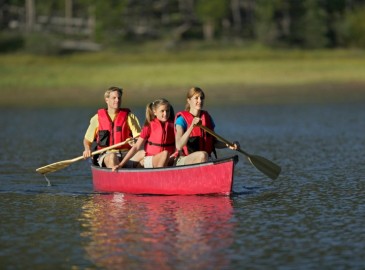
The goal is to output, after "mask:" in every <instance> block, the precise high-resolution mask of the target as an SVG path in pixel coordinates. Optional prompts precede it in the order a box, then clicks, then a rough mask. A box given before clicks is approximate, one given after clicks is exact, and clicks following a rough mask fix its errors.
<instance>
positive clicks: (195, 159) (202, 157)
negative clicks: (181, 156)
mask: <svg viewBox="0 0 365 270" xmlns="http://www.w3.org/2000/svg"><path fill="white" fill-rule="evenodd" d="M206 161H208V153H207V152H205V151H197V152H194V153H191V154H190V155H188V156H186V158H185V163H184V164H185V165H188V164H194V163H201V162H206Z"/></svg>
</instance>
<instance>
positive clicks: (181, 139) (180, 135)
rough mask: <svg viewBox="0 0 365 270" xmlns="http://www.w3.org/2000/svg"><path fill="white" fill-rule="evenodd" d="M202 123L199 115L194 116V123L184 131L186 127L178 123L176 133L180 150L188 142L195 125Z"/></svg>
mask: <svg viewBox="0 0 365 270" xmlns="http://www.w3.org/2000/svg"><path fill="white" fill-rule="evenodd" d="M198 123H200V118H199V117H194V120H193V123H192V124H191V125H190V127H188V129H187V130H186V131H185V133H184V129H183V128H182V126H180V125H176V126H175V129H176V135H175V141H176V149H177V150H178V151H180V150H181V149H182V148H183V147H184V146H185V145H186V144H187V143H188V139H189V136H190V133H191V132H192V131H193V129H194V126H195V125H197V124H198Z"/></svg>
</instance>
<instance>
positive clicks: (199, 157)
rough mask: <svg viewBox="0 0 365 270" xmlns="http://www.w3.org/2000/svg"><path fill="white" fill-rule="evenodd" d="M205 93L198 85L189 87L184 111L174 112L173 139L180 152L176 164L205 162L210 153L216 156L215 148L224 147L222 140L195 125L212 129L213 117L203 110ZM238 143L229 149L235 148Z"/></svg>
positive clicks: (213, 125)
mask: <svg viewBox="0 0 365 270" xmlns="http://www.w3.org/2000/svg"><path fill="white" fill-rule="evenodd" d="M204 99H205V94H204V92H203V90H202V89H201V88H199V87H193V88H191V89H189V91H188V93H187V98H186V106H185V111H181V112H179V113H177V114H176V118H175V141H176V149H177V150H178V151H179V152H180V153H181V154H180V156H179V158H178V159H177V163H176V165H188V164H193V163H200V162H206V161H207V160H208V158H210V157H211V154H212V153H214V155H215V156H216V152H215V148H225V147H227V145H225V144H224V143H223V142H220V141H217V140H216V139H215V138H214V137H213V136H212V135H210V134H208V133H206V132H204V130H202V129H201V128H199V127H198V126H196V125H197V124H201V125H203V126H206V127H207V128H209V129H211V130H214V127H215V124H214V121H213V118H212V117H211V116H210V114H209V113H208V112H207V111H204V110H203V105H204ZM238 147H239V145H238V143H237V142H235V143H234V147H230V148H231V149H234V150H236V149H237V148H238Z"/></svg>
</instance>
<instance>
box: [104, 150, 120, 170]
mask: <svg viewBox="0 0 365 270" xmlns="http://www.w3.org/2000/svg"><path fill="white" fill-rule="evenodd" d="M119 162H120V159H119V158H118V156H117V153H108V154H106V156H105V158H104V164H105V167H107V168H112V167H114V166H116V165H118V164H119Z"/></svg>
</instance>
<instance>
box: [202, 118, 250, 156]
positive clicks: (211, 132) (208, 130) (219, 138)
mask: <svg viewBox="0 0 365 270" xmlns="http://www.w3.org/2000/svg"><path fill="white" fill-rule="evenodd" d="M198 126H199V127H200V128H201V129H203V130H205V131H206V132H208V133H209V134H210V135H212V136H214V137H216V138H217V139H218V140H220V141H222V142H224V143H225V144H228V145H229V146H232V147H233V146H234V144H233V143H231V142H229V141H227V140H226V139H225V138H223V137H221V136H219V135H218V134H217V133H215V132H214V131H213V130H211V129H209V128H207V127H205V126H202V125H198ZM237 151H238V152H240V153H242V154H244V155H246V156H248V157H251V155H250V154H249V153H247V152H245V151H244V150H242V149H240V148H239V149H237Z"/></svg>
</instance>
